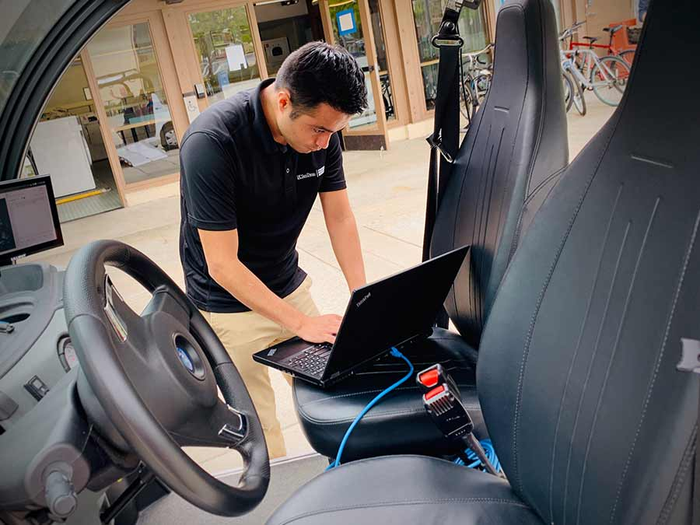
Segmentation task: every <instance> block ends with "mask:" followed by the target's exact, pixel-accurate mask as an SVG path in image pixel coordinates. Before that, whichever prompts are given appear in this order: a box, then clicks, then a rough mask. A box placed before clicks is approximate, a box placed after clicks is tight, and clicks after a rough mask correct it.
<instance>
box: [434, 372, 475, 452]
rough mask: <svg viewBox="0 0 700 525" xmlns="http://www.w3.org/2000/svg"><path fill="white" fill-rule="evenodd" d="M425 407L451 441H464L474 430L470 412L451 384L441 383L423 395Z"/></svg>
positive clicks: (436, 424)
mask: <svg viewBox="0 0 700 525" xmlns="http://www.w3.org/2000/svg"><path fill="white" fill-rule="evenodd" d="M423 406H424V407H425V409H426V410H427V411H428V414H429V415H430V417H431V419H432V420H433V423H435V426H437V427H438V428H439V429H440V431H441V432H442V433H443V434H444V435H445V437H447V438H449V439H462V438H463V437H465V436H467V435H469V434H471V432H472V430H474V423H473V421H472V418H471V416H470V415H469V412H468V411H467V409H466V408H465V407H464V405H463V404H462V400H461V399H460V398H459V396H458V395H455V392H454V391H453V390H452V388H451V387H450V385H449V383H441V384H439V385H438V386H436V387H435V388H433V389H431V390H430V391H428V392H426V393H425V394H423Z"/></svg>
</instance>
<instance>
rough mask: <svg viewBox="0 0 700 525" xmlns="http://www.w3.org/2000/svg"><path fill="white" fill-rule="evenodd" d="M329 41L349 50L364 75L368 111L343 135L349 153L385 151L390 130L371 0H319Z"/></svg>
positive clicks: (357, 117)
mask: <svg viewBox="0 0 700 525" xmlns="http://www.w3.org/2000/svg"><path fill="white" fill-rule="evenodd" d="M320 5H321V9H322V12H323V14H324V20H325V22H324V31H325V33H326V40H327V41H328V42H331V43H335V44H338V45H340V46H342V47H344V48H345V49H347V50H348V51H349V52H350V53H351V54H352V55H353V56H354V57H355V59H356V60H357V62H358V63H359V64H360V67H362V70H363V71H364V74H365V83H366V85H367V95H368V96H367V101H368V107H367V109H366V110H365V111H364V112H362V113H361V114H359V115H356V116H355V117H353V119H352V120H351V121H350V124H349V125H348V128H347V129H346V130H345V131H343V138H344V140H345V145H346V147H347V149H386V148H387V144H388V141H387V126H386V118H387V117H386V109H385V107H384V101H383V95H382V89H381V82H380V78H379V74H380V71H379V69H380V67H379V64H378V60H377V48H376V46H375V38H374V32H373V30H372V22H371V18H370V7H369V4H368V0H320Z"/></svg>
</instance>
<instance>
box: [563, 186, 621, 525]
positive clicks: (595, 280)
mask: <svg viewBox="0 0 700 525" xmlns="http://www.w3.org/2000/svg"><path fill="white" fill-rule="evenodd" d="M623 187H624V186H623V185H622V184H621V185H620V188H619V189H618V192H617V197H616V198H615V203H614V204H613V208H612V212H611V214H610V219H609V220H608V226H607V228H606V230H605V237H604V239H603V244H602V247H601V250H600V257H599V258H598V265H597V268H596V273H595V276H594V278H593V286H592V287H591V293H590V295H589V297H588V305H587V306H586V314H585V316H584V318H583V323H582V324H581V330H580V332H579V336H578V341H577V342H576V350H574V353H573V356H572V358H571V362H570V364H569V371H568V372H567V375H566V382H565V383H564V391H563V393H562V398H561V400H560V403H559V410H558V413H557V424H556V427H555V429H554V440H553V443H554V446H553V447H552V460H551V469H550V473H549V521H550V522H553V521H554V496H553V491H554V465H555V462H556V454H557V438H558V436H559V425H560V423H561V416H562V410H563V407H564V400H565V399H566V394H567V391H568V389H569V383H570V381H571V375H572V374H573V370H574V364H575V363H576V358H577V357H578V353H579V350H580V349H581V342H582V340H583V334H584V331H585V328H586V325H587V324H588V319H589V317H590V314H591V305H592V304H593V296H594V292H595V290H596V288H597V287H598V281H599V279H600V269H601V266H602V264H603V255H604V253H605V246H606V245H607V244H608V239H609V238H610V230H611V229H612V223H613V220H614V218H615V213H616V211H617V205H618V203H619V202H620V196H621V195H622V189H623Z"/></svg>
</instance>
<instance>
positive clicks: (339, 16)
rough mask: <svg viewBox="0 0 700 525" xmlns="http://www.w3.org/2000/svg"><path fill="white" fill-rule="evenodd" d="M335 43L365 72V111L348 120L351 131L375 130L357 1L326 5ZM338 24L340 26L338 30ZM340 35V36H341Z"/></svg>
mask: <svg viewBox="0 0 700 525" xmlns="http://www.w3.org/2000/svg"><path fill="white" fill-rule="evenodd" d="M328 9H329V11H330V16H331V26H332V27H333V36H334V38H335V43H336V44H338V45H340V46H343V47H344V48H345V49H347V50H348V51H349V52H350V53H351V54H352V55H353V56H354V57H355V59H356V60H357V63H358V64H360V67H361V68H362V70H363V71H364V72H365V85H366V86H367V104H368V106H367V109H366V110H365V111H363V112H362V113H360V114H359V115H355V116H354V117H353V118H352V120H350V125H349V126H350V128H351V129H361V128H363V127H365V128H375V127H376V123H377V111H376V109H375V105H374V93H373V91H372V81H371V79H370V76H369V61H368V59H367V52H366V51H365V36H364V31H363V27H362V21H361V20H360V7H359V4H358V3H357V0H349V1H348V0H339V1H336V2H334V3H329V4H328ZM338 24H342V27H341V28H340V29H339V27H338ZM341 33H342V34H341Z"/></svg>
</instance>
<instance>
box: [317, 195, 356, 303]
mask: <svg viewBox="0 0 700 525" xmlns="http://www.w3.org/2000/svg"><path fill="white" fill-rule="evenodd" d="M320 195H321V206H322V208H323V217H324V219H325V221H326V228H327V229H328V234H329V235H330V238H331V245H332V246H333V252H334V253H335V257H336V259H338V264H340V268H341V270H343V275H345V280H346V281H347V283H348V288H349V289H350V290H354V289H356V288H360V287H361V286H364V285H365V284H367V277H366V276H365V264H364V261H363V260H362V248H361V246H360V234H359V233H358V231H357V222H356V221H355V215H354V214H353V212H352V209H351V208H350V201H349V200H348V191H347V190H338V191H327V192H323V193H321V194H320Z"/></svg>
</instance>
